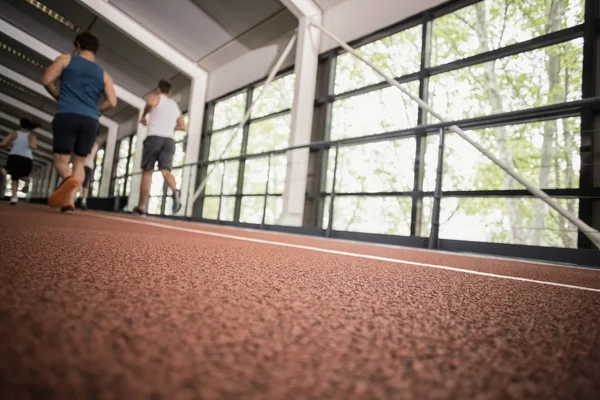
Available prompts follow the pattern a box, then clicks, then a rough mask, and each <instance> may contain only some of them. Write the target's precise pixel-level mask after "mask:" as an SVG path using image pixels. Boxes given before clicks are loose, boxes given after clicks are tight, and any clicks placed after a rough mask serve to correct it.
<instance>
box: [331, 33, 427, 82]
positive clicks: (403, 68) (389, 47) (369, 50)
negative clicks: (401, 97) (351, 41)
mask: <svg viewBox="0 0 600 400" xmlns="http://www.w3.org/2000/svg"><path fill="white" fill-rule="evenodd" d="M422 35H423V27H422V26H421V25H418V26H415V27H413V28H410V29H407V30H405V31H402V32H399V33H396V34H394V35H392V36H388V37H385V38H383V39H381V40H377V41H375V42H372V43H369V44H366V45H364V46H362V47H359V48H358V49H357V51H358V52H359V53H361V55H363V56H364V57H365V58H366V59H367V60H369V61H370V62H372V63H373V64H375V66H376V67H378V68H380V69H381V70H383V71H384V72H386V73H387V74H389V75H391V76H393V77H396V78H398V77H401V76H403V75H407V74H410V73H413V72H418V71H419V68H420V66H421V42H422ZM383 81H384V79H383V78H382V77H381V75H379V74H378V73H376V72H375V71H374V70H373V69H372V68H371V67H369V66H368V65H367V64H365V63H363V62H362V61H360V60H359V59H357V58H356V57H354V56H353V55H352V54H350V53H345V54H342V55H340V56H338V57H337V59H336V69H335V88H334V92H335V93H344V92H348V91H350V90H354V89H359V88H361V87H364V86H369V85H372V84H375V83H379V82H383ZM396 90H397V89H396Z"/></svg>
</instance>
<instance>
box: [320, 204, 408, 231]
mask: <svg viewBox="0 0 600 400" xmlns="http://www.w3.org/2000/svg"><path fill="white" fill-rule="evenodd" d="M328 203H329V202H328V201H327V202H326V206H327V207H328V206H329V205H328ZM334 205H335V207H334V211H333V229H335V230H339V231H354V232H365V233H379V234H388V235H402V236H409V235H410V220H411V214H412V199H411V198H410V197H391V196H390V197H365V196H342V197H336V199H335V203H334ZM326 210H327V212H326V213H325V214H326V218H324V221H323V223H324V226H325V227H326V226H327V215H328V214H329V213H328V209H326Z"/></svg>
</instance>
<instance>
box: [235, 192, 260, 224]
mask: <svg viewBox="0 0 600 400" xmlns="http://www.w3.org/2000/svg"><path fill="white" fill-rule="evenodd" d="M264 200H265V199H264V197H262V196H252V197H242V205H241V209H240V222H246V223H249V224H260V223H261V222H262V215H263V206H264V204H265V202H264Z"/></svg>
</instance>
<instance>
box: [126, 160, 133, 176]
mask: <svg viewBox="0 0 600 400" xmlns="http://www.w3.org/2000/svg"><path fill="white" fill-rule="evenodd" d="M127 173H128V174H131V173H133V156H131V157H130V158H129V162H128V163H127Z"/></svg>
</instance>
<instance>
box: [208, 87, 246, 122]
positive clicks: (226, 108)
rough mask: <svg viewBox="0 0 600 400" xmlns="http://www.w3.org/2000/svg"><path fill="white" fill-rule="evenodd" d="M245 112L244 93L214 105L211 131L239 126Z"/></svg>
mask: <svg viewBox="0 0 600 400" xmlns="http://www.w3.org/2000/svg"><path fill="white" fill-rule="evenodd" d="M245 110H246V92H245V91H244V92H241V93H239V94H237V95H235V96H232V97H230V98H228V99H225V100H221V101H219V102H218V103H216V104H215V111H214V114H213V124H212V130H217V129H222V128H226V127H228V126H233V125H236V124H239V123H240V122H241V121H242V119H243V118H244V113H245Z"/></svg>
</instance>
